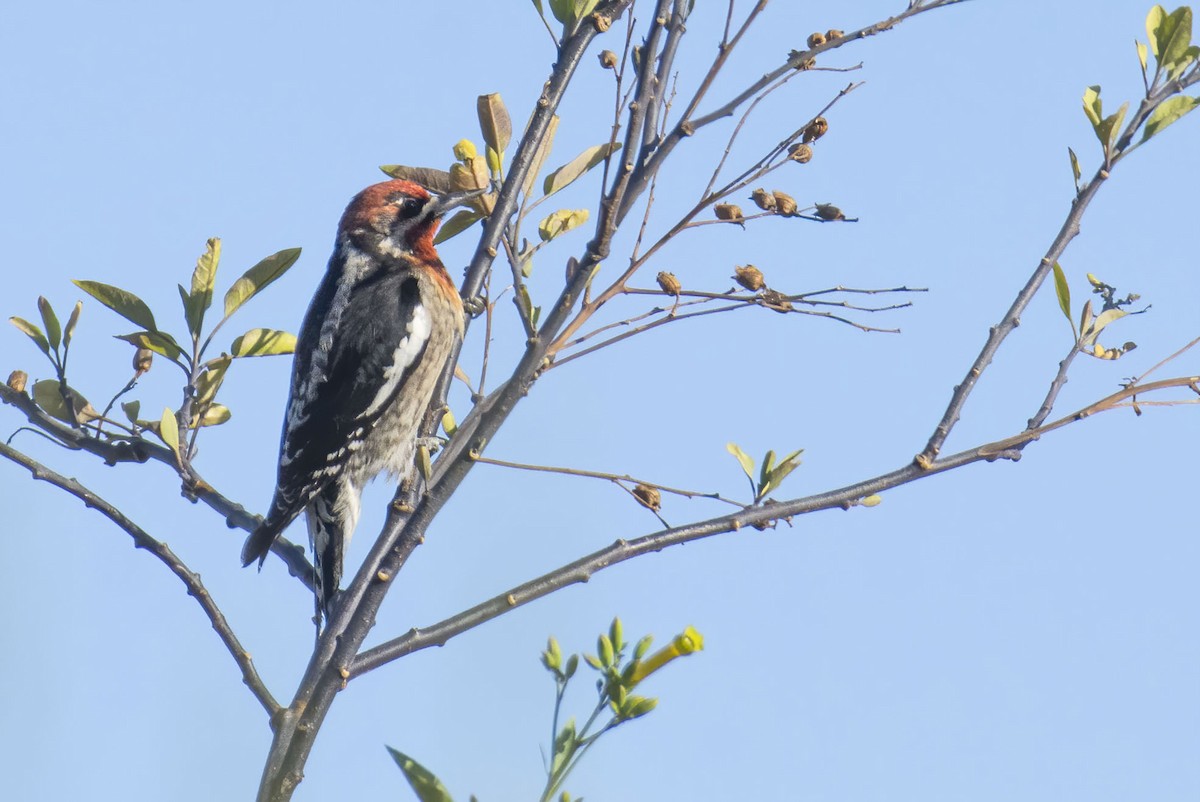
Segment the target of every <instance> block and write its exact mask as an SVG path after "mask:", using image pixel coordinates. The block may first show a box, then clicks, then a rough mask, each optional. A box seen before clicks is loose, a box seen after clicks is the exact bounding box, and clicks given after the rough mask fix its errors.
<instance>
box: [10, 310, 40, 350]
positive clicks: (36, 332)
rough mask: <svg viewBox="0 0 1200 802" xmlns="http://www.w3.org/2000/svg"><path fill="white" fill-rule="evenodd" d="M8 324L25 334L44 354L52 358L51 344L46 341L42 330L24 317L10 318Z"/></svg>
mask: <svg viewBox="0 0 1200 802" xmlns="http://www.w3.org/2000/svg"><path fill="white" fill-rule="evenodd" d="M8 322H9V323H11V324H13V325H14V326H16V327H17V328H18V329H20V330H21V331H23V332H25V334H26V335H28V337H29V339H31V340H33V344H34V345H36V346H37V347H38V349H39V350H40V351H41V352H42V353H43V354H45V355H46V356H50V342H49V341H48V340H47V339H46V335H45V334H42V330H41V329H39V328H38V327H37V326H35V325H33V324H32V323H30V322H29V321H28V320H26V319H25V318H23V317H15V316H14V317H10V318H9V319H8Z"/></svg>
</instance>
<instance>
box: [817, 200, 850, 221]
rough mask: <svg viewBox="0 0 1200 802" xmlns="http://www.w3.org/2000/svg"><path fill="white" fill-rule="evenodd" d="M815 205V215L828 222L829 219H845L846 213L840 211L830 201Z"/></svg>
mask: <svg viewBox="0 0 1200 802" xmlns="http://www.w3.org/2000/svg"><path fill="white" fill-rule="evenodd" d="M815 205H816V207H817V212H816V214H817V217H819V218H821V219H822V220H825V221H827V222H828V221H831V220H845V219H846V215H845V214H843V213H842V210H841V209H839V208H838V207H836V206H834V205H833V204H832V203H818V204H815Z"/></svg>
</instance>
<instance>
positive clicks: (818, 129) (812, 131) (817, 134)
mask: <svg viewBox="0 0 1200 802" xmlns="http://www.w3.org/2000/svg"><path fill="white" fill-rule="evenodd" d="M827 131H829V121H828V120H826V119H825V118H824V117H817V118H816V119H815V120H813V121H812V122H811V123H809V124H808V127H807V128H805V129H804V142H805V143H808V142H816V141H817V140H818V139H820V138H821V137H823V136H825V134H826V132H827Z"/></svg>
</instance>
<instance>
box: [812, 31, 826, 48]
mask: <svg viewBox="0 0 1200 802" xmlns="http://www.w3.org/2000/svg"><path fill="white" fill-rule="evenodd" d="M823 44H825V34H823V33H820V32H818V33H810V34H809V35H808V46H809V47H816V46H818V45H823Z"/></svg>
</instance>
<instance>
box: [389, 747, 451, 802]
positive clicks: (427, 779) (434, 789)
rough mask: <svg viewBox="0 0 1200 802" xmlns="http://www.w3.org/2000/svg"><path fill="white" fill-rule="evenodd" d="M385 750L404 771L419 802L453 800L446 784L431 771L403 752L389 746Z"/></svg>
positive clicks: (447, 801)
mask: <svg viewBox="0 0 1200 802" xmlns="http://www.w3.org/2000/svg"><path fill="white" fill-rule="evenodd" d="M387 750H388V752H389V753H390V754H391V756H392V760H394V761H396V765H397V766H399V767H400V771H402V772H404V778H405V779H406V780H408V784H409V785H411V786H412V789H413V793H415V794H416V795H417V799H419V800H421V802H454V799H453V797H451V796H450V792H449V791H447V790H446V786H444V785H442V781H441V780H439V779H438V778H437V777H435V776H434V774H433V772H431V771H430V770H429V769H427V768H425V767H424V766H422V765H421V764H420V763H418V762H417V761H415V760H413V759H412V758H411V757H409V756H408V755H406V754H404V753H403V752H398V751H397V750H395V749H393V748H392V747H390V746H389V747H388V748H387Z"/></svg>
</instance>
